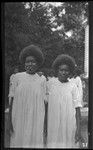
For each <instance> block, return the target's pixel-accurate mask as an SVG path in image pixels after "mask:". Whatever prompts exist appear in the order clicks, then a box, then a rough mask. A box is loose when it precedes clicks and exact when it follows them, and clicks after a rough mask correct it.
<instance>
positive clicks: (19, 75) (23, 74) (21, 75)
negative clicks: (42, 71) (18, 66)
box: [15, 72, 26, 78]
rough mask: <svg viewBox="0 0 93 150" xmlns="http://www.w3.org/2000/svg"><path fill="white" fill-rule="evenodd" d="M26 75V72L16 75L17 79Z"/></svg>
mask: <svg viewBox="0 0 93 150" xmlns="http://www.w3.org/2000/svg"><path fill="white" fill-rule="evenodd" d="M25 75H26V72H18V73H16V74H15V78H20V77H23V76H25Z"/></svg>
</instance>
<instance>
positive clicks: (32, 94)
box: [9, 72, 46, 148]
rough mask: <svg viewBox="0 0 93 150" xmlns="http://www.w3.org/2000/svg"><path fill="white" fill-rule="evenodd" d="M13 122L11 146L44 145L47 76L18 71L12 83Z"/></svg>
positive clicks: (32, 146)
mask: <svg viewBox="0 0 93 150" xmlns="http://www.w3.org/2000/svg"><path fill="white" fill-rule="evenodd" d="M10 93H11V94H9V96H10V97H11V96H13V97H14V100H13V107H12V123H13V128H14V134H13V135H12V137H11V142H10V147H21V148H22V147H23V148H24V147H27V148H34V147H43V125H44V115H45V109H44V100H45V99H46V95H45V94H46V78H44V76H43V77H40V76H39V75H38V74H35V75H30V74H28V73H26V72H22V73H17V74H16V75H15V78H14V82H13V85H12V92H10Z"/></svg>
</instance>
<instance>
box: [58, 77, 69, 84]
mask: <svg viewBox="0 0 93 150" xmlns="http://www.w3.org/2000/svg"><path fill="white" fill-rule="evenodd" d="M58 80H59V81H60V82H61V83H67V82H68V79H66V80H65V81H64V80H60V79H59V78H58Z"/></svg>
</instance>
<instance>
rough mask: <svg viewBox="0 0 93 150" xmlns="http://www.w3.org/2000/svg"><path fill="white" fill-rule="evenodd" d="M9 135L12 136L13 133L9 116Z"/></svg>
mask: <svg viewBox="0 0 93 150" xmlns="http://www.w3.org/2000/svg"><path fill="white" fill-rule="evenodd" d="M8 121H9V133H10V135H12V134H13V133H14V129H13V124H12V119H11V116H10V114H9V120H8Z"/></svg>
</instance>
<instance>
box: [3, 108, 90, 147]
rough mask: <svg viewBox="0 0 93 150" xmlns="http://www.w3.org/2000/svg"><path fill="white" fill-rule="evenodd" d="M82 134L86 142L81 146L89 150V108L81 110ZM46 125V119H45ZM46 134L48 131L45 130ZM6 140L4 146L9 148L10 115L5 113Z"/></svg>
mask: <svg viewBox="0 0 93 150" xmlns="http://www.w3.org/2000/svg"><path fill="white" fill-rule="evenodd" d="M81 115H82V119H81V133H82V136H83V138H84V140H85V143H84V144H83V145H81V148H87V144H88V110H87V108H82V110H81ZM45 123H46V119H45ZM45 132H46V130H45ZM4 137H5V139H4V145H5V147H9V143H10V134H9V122H8V113H5V136H4ZM44 142H46V134H45V136H44Z"/></svg>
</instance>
